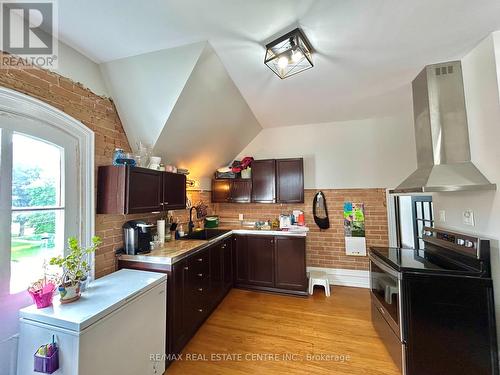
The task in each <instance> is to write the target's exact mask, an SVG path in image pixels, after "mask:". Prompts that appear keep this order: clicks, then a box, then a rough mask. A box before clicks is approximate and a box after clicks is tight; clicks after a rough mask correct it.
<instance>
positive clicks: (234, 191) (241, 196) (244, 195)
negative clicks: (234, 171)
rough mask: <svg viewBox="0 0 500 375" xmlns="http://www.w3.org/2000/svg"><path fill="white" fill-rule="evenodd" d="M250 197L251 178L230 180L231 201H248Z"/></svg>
mask: <svg viewBox="0 0 500 375" xmlns="http://www.w3.org/2000/svg"><path fill="white" fill-rule="evenodd" d="M251 198H252V180H250V179H241V180H233V181H231V198H230V201H231V202H232V203H250V201H251Z"/></svg>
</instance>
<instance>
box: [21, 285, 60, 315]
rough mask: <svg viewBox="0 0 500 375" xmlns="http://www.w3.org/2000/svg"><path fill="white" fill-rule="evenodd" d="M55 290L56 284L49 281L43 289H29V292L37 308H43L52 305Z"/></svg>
mask: <svg viewBox="0 0 500 375" xmlns="http://www.w3.org/2000/svg"><path fill="white" fill-rule="evenodd" d="M55 290H56V286H55V285H54V284H52V283H48V284H47V285H45V286H44V287H43V289H41V290H38V291H36V292H32V291H31V290H28V293H29V294H30V296H31V298H32V299H33V302H34V303H35V305H36V308H37V309H43V308H44V307H49V306H50V305H52V298H53V297H54V291H55Z"/></svg>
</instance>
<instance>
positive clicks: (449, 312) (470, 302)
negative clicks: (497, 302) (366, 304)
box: [369, 228, 498, 375]
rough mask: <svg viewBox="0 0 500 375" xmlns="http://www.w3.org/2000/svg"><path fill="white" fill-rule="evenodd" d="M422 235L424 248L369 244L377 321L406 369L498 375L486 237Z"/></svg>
mask: <svg viewBox="0 0 500 375" xmlns="http://www.w3.org/2000/svg"><path fill="white" fill-rule="evenodd" d="M422 237H423V239H424V243H425V248H424V249H422V250H414V249H401V248H393V247H372V248H370V253H369V256H370V288H371V297H372V320H373V324H374V326H375V328H376V329H377V331H378V332H379V334H380V336H381V338H382V339H383V341H384V343H385V344H386V346H387V349H388V350H389V352H390V353H391V355H392V356H393V359H394V360H395V362H396V363H397V364H398V365H399V366H400V368H401V371H402V373H403V375H438V374H439V375H441V374H454V375H460V374H463V375H469V374H474V375H490V374H494V375H497V374H498V353H497V339H496V326H495V311H494V301H493V283H492V280H491V272H490V252H489V250H490V249H489V241H488V240H484V239H481V238H478V237H476V236H471V235H467V234H463V233H454V232H449V231H445V230H440V229H435V228H424V232H423V236H422Z"/></svg>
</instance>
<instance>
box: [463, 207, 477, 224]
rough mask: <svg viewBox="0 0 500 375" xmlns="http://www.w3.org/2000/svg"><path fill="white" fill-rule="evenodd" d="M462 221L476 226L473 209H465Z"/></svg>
mask: <svg viewBox="0 0 500 375" xmlns="http://www.w3.org/2000/svg"><path fill="white" fill-rule="evenodd" d="M462 221H463V223H464V225H470V226H471V227H473V226H474V211H472V210H465V211H464V212H463V214H462Z"/></svg>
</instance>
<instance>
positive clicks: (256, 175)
mask: <svg viewBox="0 0 500 375" xmlns="http://www.w3.org/2000/svg"><path fill="white" fill-rule="evenodd" d="M251 168H252V173H251V179H240V178H234V179H231V178H226V179H217V178H215V179H214V180H213V181H212V202H213V203H304V160H303V159H302V158H293V159H266V160H254V161H253V162H252V164H251Z"/></svg>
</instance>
